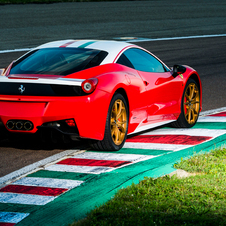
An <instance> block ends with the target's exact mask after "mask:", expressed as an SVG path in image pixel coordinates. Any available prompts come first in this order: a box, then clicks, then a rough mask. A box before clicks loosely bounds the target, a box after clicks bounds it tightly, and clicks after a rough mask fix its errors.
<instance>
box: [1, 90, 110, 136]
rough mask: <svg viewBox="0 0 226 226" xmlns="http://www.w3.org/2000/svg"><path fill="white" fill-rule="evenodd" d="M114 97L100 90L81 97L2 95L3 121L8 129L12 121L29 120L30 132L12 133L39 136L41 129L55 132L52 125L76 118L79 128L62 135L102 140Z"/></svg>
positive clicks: (65, 130) (63, 128) (61, 130)
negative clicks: (30, 123) (49, 124)
mask: <svg viewBox="0 0 226 226" xmlns="http://www.w3.org/2000/svg"><path fill="white" fill-rule="evenodd" d="M109 102H110V94H109V93H106V92H104V91H101V90H96V91H95V92H94V93H92V94H91V95H89V96H80V97H33V96H32V97H29V96H23V97H21V96H8V95H7V96H0V120H1V121H2V122H3V124H4V126H5V127H6V128H7V126H6V124H7V122H8V121H9V120H17V121H18V120H22V121H23V120H24V121H25V120H27V121H30V122H32V123H33V128H32V130H30V131H26V130H15V129H14V130H11V129H9V128H7V130H8V131H10V132H19V133H35V132H36V131H37V130H40V129H51V126H46V125H45V124H46V123H48V122H56V121H64V120H66V119H74V120H75V123H76V126H77V128H74V130H73V129H71V128H69V131H68V130H67V129H65V127H64V126H63V127H62V128H55V127H54V128H53V129H57V130H58V131H60V132H63V133H68V134H74V135H75V134H78V135H79V137H82V138H91V139H97V140H102V139H103V137H104V131H105V123H106V118H107V111H108V107H109Z"/></svg>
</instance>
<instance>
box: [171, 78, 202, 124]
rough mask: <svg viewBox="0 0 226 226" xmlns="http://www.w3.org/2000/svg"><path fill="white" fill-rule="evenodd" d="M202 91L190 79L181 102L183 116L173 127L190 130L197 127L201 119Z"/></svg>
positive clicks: (181, 115)
mask: <svg viewBox="0 0 226 226" xmlns="http://www.w3.org/2000/svg"><path fill="white" fill-rule="evenodd" d="M199 110H200V90H199V86H198V84H197V83H196V81H194V80H193V79H189V80H188V82H187V84H186V86H185V89H184V93H183V97H182V102H181V114H180V116H179V118H178V119H177V121H176V122H173V123H172V126H173V127H181V128H190V127H192V126H194V125H195V123H196V122H197V120H198V117H199Z"/></svg>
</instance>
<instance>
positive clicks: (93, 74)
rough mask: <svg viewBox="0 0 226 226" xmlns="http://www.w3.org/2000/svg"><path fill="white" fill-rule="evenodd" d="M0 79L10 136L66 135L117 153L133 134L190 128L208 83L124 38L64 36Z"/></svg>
mask: <svg viewBox="0 0 226 226" xmlns="http://www.w3.org/2000/svg"><path fill="white" fill-rule="evenodd" d="M1 75H2V76H0V120H1V121H2V123H3V124H4V126H5V127H6V128H7V130H8V131H9V132H11V133H36V132H37V131H41V132H42V133H43V134H45V136H46V134H48V133H49V134H50V136H51V137H52V138H53V137H54V134H56V131H58V132H57V133H61V134H63V137H64V136H69V137H71V138H72V139H76V138H88V139H91V140H93V141H94V142H93V143H92V146H93V148H95V149H99V150H119V149H120V148H122V147H123V144H124V142H125V140H126V137H127V134H133V133H137V132H140V131H143V130H147V129H150V128H153V127H157V126H160V125H163V124H168V123H171V124H172V125H173V126H174V127H192V126H193V125H194V124H195V123H196V121H197V119H198V116H199V112H200V111H201V105H202V103H201V99H202V98H201V96H202V94H201V93H202V92H201V90H202V86H201V81H200V77H199V75H198V73H197V72H196V71H195V70H194V69H192V68H191V67H188V66H181V65H175V66H174V67H173V69H171V68H169V67H168V66H166V64H164V63H163V62H162V61H161V60H160V59H158V58H157V57H156V56H155V55H153V54H152V53H150V52H148V51H147V50H145V49H143V48H141V47H139V46H137V45H134V44H129V43H125V42H116V41H95V40H64V41H56V42H51V43H47V44H44V45H41V46H39V47H37V48H35V49H33V50H31V51H30V52H28V53H26V54H25V55H23V56H22V57H20V58H19V59H17V60H16V61H14V62H12V63H11V64H10V65H9V66H8V67H7V68H5V69H4V70H1Z"/></svg>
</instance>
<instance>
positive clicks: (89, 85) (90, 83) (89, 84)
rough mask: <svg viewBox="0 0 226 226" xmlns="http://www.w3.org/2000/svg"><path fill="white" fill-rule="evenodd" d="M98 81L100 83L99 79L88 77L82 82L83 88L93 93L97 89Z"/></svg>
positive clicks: (86, 91)
mask: <svg viewBox="0 0 226 226" xmlns="http://www.w3.org/2000/svg"><path fill="white" fill-rule="evenodd" d="M97 83H98V79H97V78H89V79H86V80H85V81H84V82H83V83H82V90H83V91H84V92H85V93H92V92H93V91H94V90H95V89H96V86H97Z"/></svg>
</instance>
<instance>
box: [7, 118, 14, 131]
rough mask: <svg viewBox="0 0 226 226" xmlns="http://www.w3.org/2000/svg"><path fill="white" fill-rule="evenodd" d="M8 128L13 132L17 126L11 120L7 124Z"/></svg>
mask: <svg viewBox="0 0 226 226" xmlns="http://www.w3.org/2000/svg"><path fill="white" fill-rule="evenodd" d="M6 126H7V128H8V129H11V130H12V129H13V128H14V126H15V122H14V121H11V120H10V121H8V122H7V123H6Z"/></svg>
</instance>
